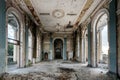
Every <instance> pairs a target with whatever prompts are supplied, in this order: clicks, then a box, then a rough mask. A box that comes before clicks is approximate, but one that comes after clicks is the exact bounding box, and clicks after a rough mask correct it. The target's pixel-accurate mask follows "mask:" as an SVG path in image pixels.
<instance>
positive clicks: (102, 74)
mask: <svg viewBox="0 0 120 80" xmlns="http://www.w3.org/2000/svg"><path fill="white" fill-rule="evenodd" d="M86 66H87V64H81V63H78V62H71V61H62V60H54V61H45V62H40V63H37V64H34V65H33V66H31V67H27V68H21V69H15V70H13V69H11V70H9V71H8V73H4V74H2V75H1V78H0V80H117V79H116V77H115V76H113V75H108V74H106V73H107V69H100V68H89V67H86Z"/></svg>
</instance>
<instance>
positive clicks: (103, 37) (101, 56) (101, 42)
mask: <svg viewBox="0 0 120 80" xmlns="http://www.w3.org/2000/svg"><path fill="white" fill-rule="evenodd" d="M107 19H108V16H107V14H106V13H104V14H103V15H101V17H100V18H99V20H98V23H97V26H96V34H97V35H96V36H97V37H96V38H97V64H98V67H102V66H104V68H107V67H108V49H109V43H108V23H107V22H108V21H107Z"/></svg>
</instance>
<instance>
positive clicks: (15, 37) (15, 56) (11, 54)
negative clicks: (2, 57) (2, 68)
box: [7, 11, 20, 65]
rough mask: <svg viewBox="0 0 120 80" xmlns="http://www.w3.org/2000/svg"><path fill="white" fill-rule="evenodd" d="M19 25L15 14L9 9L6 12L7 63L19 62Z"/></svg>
mask: <svg viewBox="0 0 120 80" xmlns="http://www.w3.org/2000/svg"><path fill="white" fill-rule="evenodd" d="M19 30H20V25H19V21H18V19H17V17H16V15H15V14H14V13H13V12H12V11H11V12H9V13H8V14H7V33H8V34H7V37H8V39H7V46H8V47H7V50H8V51H7V53H8V54H7V64H8V65H14V64H18V63H19V56H20V55H19V54H20V53H19V46H20V37H19V35H20V34H19V32H20V31H19Z"/></svg>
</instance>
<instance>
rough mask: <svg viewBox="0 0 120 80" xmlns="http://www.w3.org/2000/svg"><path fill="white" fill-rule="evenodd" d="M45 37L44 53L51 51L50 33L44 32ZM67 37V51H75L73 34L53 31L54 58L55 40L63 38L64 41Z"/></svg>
mask: <svg viewBox="0 0 120 80" xmlns="http://www.w3.org/2000/svg"><path fill="white" fill-rule="evenodd" d="M43 35H44V38H43V54H44V53H45V52H47V53H48V54H49V53H50V34H49V33H44V34H43ZM65 37H66V38H67V52H66V53H70V52H71V53H72V52H73V43H72V42H73V41H72V34H63V33H53V34H52V39H53V41H52V46H53V55H52V56H53V59H54V40H55V39H61V40H62V41H63V43H64V38H65Z"/></svg>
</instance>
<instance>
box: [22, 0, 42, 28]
mask: <svg viewBox="0 0 120 80" xmlns="http://www.w3.org/2000/svg"><path fill="white" fill-rule="evenodd" d="M23 1H24V3H25V4H26V6H27V8H28V9H29V11H30V12H31V14H32V16H33V17H34V19H35V20H36V22H37V23H38V24H37V25H38V26H40V27H41V26H42V24H41V22H40V19H39V17H38V15H37V12H36V11H35V9H34V7H33V6H32V3H31V1H30V0H23Z"/></svg>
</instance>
